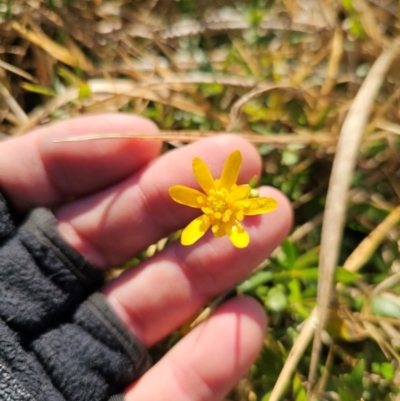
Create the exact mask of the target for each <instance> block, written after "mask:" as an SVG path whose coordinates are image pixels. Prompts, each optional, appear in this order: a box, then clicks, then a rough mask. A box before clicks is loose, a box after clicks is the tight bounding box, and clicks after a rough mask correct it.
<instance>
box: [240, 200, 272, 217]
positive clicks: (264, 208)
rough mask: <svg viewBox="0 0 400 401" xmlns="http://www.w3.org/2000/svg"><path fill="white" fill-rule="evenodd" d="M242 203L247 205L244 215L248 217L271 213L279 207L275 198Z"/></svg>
mask: <svg viewBox="0 0 400 401" xmlns="http://www.w3.org/2000/svg"><path fill="white" fill-rule="evenodd" d="M239 202H240V201H239ZM239 202H238V203H239ZM242 202H243V204H244V205H245V208H244V214H245V215H246V216H254V215H256V214H262V213H269V212H272V211H273V210H275V209H276V208H277V207H278V202H277V201H276V200H275V199H273V198H250V199H246V200H244V201H242Z"/></svg>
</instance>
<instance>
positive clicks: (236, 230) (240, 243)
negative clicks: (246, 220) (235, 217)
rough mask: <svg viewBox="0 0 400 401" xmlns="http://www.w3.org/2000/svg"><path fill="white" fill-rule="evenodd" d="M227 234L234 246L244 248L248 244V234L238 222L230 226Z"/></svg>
mask: <svg viewBox="0 0 400 401" xmlns="http://www.w3.org/2000/svg"><path fill="white" fill-rule="evenodd" d="M227 235H228V237H229V239H230V240H231V242H232V244H233V245H234V246H235V247H236V248H246V246H247V245H249V242H250V236H249V234H248V233H247V231H246V230H245V229H244V228H243V227H242V226H241V225H240V223H239V222H236V224H234V225H233V226H232V228H231V229H230V230H229V232H227Z"/></svg>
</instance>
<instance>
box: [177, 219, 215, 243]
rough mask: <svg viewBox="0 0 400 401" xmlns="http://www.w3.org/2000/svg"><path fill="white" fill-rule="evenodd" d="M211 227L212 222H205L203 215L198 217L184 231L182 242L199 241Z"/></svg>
mask: <svg viewBox="0 0 400 401" xmlns="http://www.w3.org/2000/svg"><path fill="white" fill-rule="evenodd" d="M209 227H210V222H208V223H205V222H204V219H203V216H200V217H197V219H194V220H193V221H192V222H191V223H189V225H188V226H187V227H186V228H185V229H184V230H183V231H182V236H181V244H182V245H186V246H188V245H193V244H194V243H195V242H196V241H198V240H199V239H200V238H201V237H202V236H203V235H204V234H205V233H206V231H207V230H208V228H209Z"/></svg>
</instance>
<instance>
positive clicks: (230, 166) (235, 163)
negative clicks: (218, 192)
mask: <svg viewBox="0 0 400 401" xmlns="http://www.w3.org/2000/svg"><path fill="white" fill-rule="evenodd" d="M241 165H242V154H241V153H240V151H238V150H234V151H233V152H232V153H231V154H230V155H229V156H228V159H227V160H226V162H225V165H224V169H223V170H222V174H221V178H220V182H221V188H226V189H227V190H228V191H229V190H230V189H231V187H232V185H234V184H236V181H237V179H238V176H239V170H240V166H241Z"/></svg>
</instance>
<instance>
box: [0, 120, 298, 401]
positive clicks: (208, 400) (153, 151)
mask: <svg viewBox="0 0 400 401" xmlns="http://www.w3.org/2000/svg"><path fill="white" fill-rule="evenodd" d="M132 131H136V132H140V133H145V132H148V133H156V132H157V128H156V126H155V125H154V124H153V123H152V122H150V121H148V120H146V119H144V118H140V117H136V116H130V115H124V114H103V115H94V116H93V115H92V116H85V117H80V118H75V119H70V120H66V121H62V122H58V123H55V124H51V125H48V126H43V127H41V128H37V129H35V130H34V131H33V132H32V133H30V134H29V135H27V136H23V137H18V138H15V139H10V140H7V141H4V142H0V187H1V189H2V191H3V192H4V193H5V194H7V196H8V198H9V199H10V200H11V202H12V203H13V204H14V205H15V206H16V207H17V208H18V209H19V210H20V211H26V210H28V209H30V208H33V207H36V206H47V207H50V208H52V209H53V211H54V214H55V216H56V218H57V220H58V230H59V232H60V234H61V235H62V236H63V237H64V239H65V240H66V241H67V242H68V243H69V244H70V245H71V246H72V247H73V248H75V249H76V250H78V251H79V252H80V253H81V254H83V255H84V256H85V257H86V258H87V259H88V260H89V261H91V262H92V263H93V264H95V265H96V266H98V267H99V268H101V269H106V268H108V267H110V266H114V265H116V264H120V263H123V262H125V261H126V260H129V259H130V258H132V257H133V256H134V255H135V254H137V253H138V252H140V251H141V250H143V249H145V248H146V247H147V246H149V245H150V244H152V243H154V242H155V241H157V240H159V239H161V238H163V237H165V235H167V234H169V233H172V232H174V231H176V230H178V229H180V228H183V227H185V226H186V225H187V224H188V223H189V222H190V221H191V220H192V219H193V218H195V217H196V215H198V214H199V211H198V210H194V209H190V208H187V207H184V206H182V205H179V204H177V203H175V202H174V201H173V200H172V199H171V198H170V197H169V194H168V188H169V187H170V186H172V185H175V184H181V185H186V186H189V187H193V188H196V187H197V183H196V181H195V178H194V176H193V173H192V171H191V163H192V159H193V158H194V157H200V158H201V159H203V160H204V161H205V162H206V163H207V164H208V166H209V167H210V170H211V171H212V173H213V174H214V175H215V176H216V177H218V175H219V174H220V172H221V169H222V166H223V164H224V162H225V160H226V158H227V156H228V155H229V154H230V153H231V152H232V151H233V150H235V149H240V151H241V153H242V155H243V166H242V169H241V173H240V177H239V181H238V182H239V183H246V182H248V181H249V180H250V179H251V178H252V177H253V176H254V175H259V174H260V169H261V161H260V158H259V156H258V153H257V151H256V149H255V148H254V147H253V146H252V145H251V144H249V143H248V142H246V141H245V140H243V139H241V138H238V137H235V136H232V135H227V136H221V137H218V138H216V137H214V138H208V139H204V140H201V141H198V142H196V143H193V144H191V145H188V146H185V147H183V148H180V149H178V150H175V151H173V152H169V153H167V154H166V155H163V156H161V157H158V156H159V151H160V147H161V145H160V143H158V142H155V141H143V140H137V139H117V140H116V139H103V140H96V141H87V142H70V143H65V142H64V143H55V142H54V140H55V139H61V138H68V137H71V136H79V135H85V134H87V133H98V134H102V133H104V134H106V133H112V132H132ZM260 194H261V196H270V197H273V198H275V199H276V200H277V201H278V203H279V206H278V208H277V209H276V210H275V211H273V212H272V213H270V214H266V215H261V216H251V217H247V218H246V219H245V220H244V222H243V225H244V227H245V228H246V230H247V231H248V232H249V234H250V238H251V240H250V244H249V246H248V247H247V248H245V249H237V248H234V247H233V246H232V244H231V243H230V241H229V239H228V238H226V237H224V238H214V237H213V236H212V234H211V233H207V234H206V235H205V236H204V238H202V239H201V240H200V241H199V242H198V243H196V244H194V245H192V246H190V247H184V246H182V245H181V244H180V243H179V241H176V242H174V243H172V244H170V245H169V246H167V248H165V249H164V250H163V251H162V252H160V253H158V254H157V255H156V256H154V257H153V258H150V259H148V260H146V261H145V262H143V263H142V264H141V265H140V266H138V267H136V268H135V269H132V270H131V271H128V272H127V273H126V274H125V275H123V276H122V277H120V278H119V279H117V280H115V281H113V282H112V283H110V284H109V285H107V286H106V287H105V288H103V290H102V291H103V293H104V294H105V295H106V297H107V299H108V301H109V304H110V306H111V307H112V308H113V310H114V311H115V312H116V314H117V315H118V316H119V317H120V319H121V320H122V321H123V322H124V323H125V324H126V326H127V327H128V329H129V330H130V331H131V332H132V333H133V334H134V335H136V336H137V337H138V338H139V339H140V340H141V341H142V342H143V343H144V344H145V345H146V346H147V347H151V346H152V345H154V344H155V343H156V342H157V341H159V340H161V339H162V338H164V337H165V336H166V335H167V334H168V333H170V332H172V331H173V330H175V329H176V328H177V327H179V326H180V325H181V324H182V323H184V322H185V321H187V320H188V319H189V318H190V317H191V316H193V315H195V314H196V312H197V311H198V310H199V308H201V307H202V306H203V305H205V304H206V303H207V302H208V301H209V300H210V299H211V298H212V297H214V296H215V295H217V294H219V293H221V292H222V291H224V290H225V289H227V288H229V287H231V286H232V285H234V284H235V283H237V282H238V281H240V280H241V279H242V278H244V277H245V276H246V275H247V274H249V273H250V272H251V270H252V269H253V268H254V267H256V266H257V265H258V264H259V263H260V262H262V261H263V260H264V259H265V258H266V257H268V255H269V254H270V253H271V252H272V251H273V250H274V249H275V248H276V247H277V246H278V245H279V244H280V243H281V241H282V240H283V239H284V237H285V236H286V235H287V234H288V232H289V230H290V228H291V225H292V211H291V208H290V204H289V202H288V200H287V199H286V198H285V197H284V195H282V194H281V193H280V192H279V191H277V190H276V189H273V188H267V187H263V188H261V189H260ZM266 327H267V319H266V316H265V314H264V310H263V307H262V306H261V305H260V304H258V302H257V301H255V300H253V299H251V298H249V297H240V298H235V299H233V300H230V301H228V302H227V303H225V304H224V305H223V306H221V307H220V308H219V309H218V310H217V311H216V312H215V313H214V314H213V315H212V316H211V317H210V318H209V319H208V320H207V321H205V322H203V323H202V324H201V325H200V326H198V327H197V328H196V329H194V330H193V331H191V332H190V333H189V334H188V335H187V336H185V337H184V338H183V339H182V340H181V341H180V342H179V343H178V344H177V345H176V346H175V347H174V348H173V349H172V350H171V351H170V352H169V353H167V354H166V355H165V356H164V357H163V358H162V359H161V360H160V361H159V362H158V363H157V364H156V365H154V366H153V367H152V368H151V369H150V370H149V371H148V372H147V373H146V374H145V375H144V376H143V377H141V378H140V379H139V380H137V381H136V382H135V383H132V385H131V386H129V387H128V388H127V389H126V390H125V396H126V400H127V401H134V400H135V401H137V400H146V401H159V400H161V399H162V400H163V401H176V400H180V401H186V400H187V401H189V400H190V401H220V400H221V399H222V398H223V397H224V395H225V394H226V393H227V392H228V391H229V390H230V389H231V388H232V386H234V384H235V383H236V382H237V381H238V380H239V379H240V378H241V377H242V376H243V375H244V374H245V373H246V372H247V371H248V369H249V368H250V366H251V363H252V362H253V361H254V359H255V358H256V357H257V355H258V353H259V351H260V349H261V347H262V343H263V339H264V336H265V331H266Z"/></svg>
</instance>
